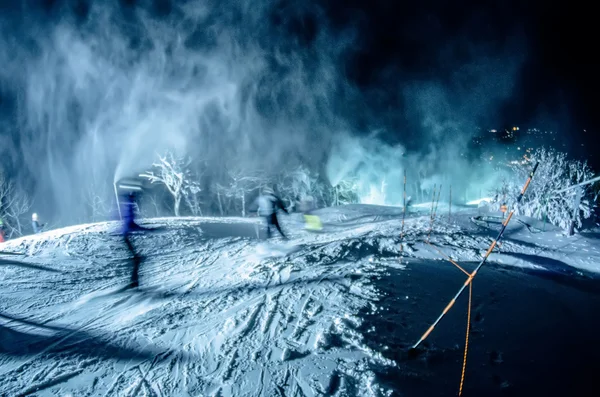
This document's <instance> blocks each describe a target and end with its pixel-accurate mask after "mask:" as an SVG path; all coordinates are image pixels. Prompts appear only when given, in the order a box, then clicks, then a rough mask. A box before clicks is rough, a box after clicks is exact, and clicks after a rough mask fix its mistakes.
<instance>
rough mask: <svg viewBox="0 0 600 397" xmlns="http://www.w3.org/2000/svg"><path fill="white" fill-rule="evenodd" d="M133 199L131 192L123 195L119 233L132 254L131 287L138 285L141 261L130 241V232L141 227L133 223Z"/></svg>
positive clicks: (134, 198) (134, 205) (134, 204)
mask: <svg viewBox="0 0 600 397" xmlns="http://www.w3.org/2000/svg"><path fill="white" fill-rule="evenodd" d="M135 201H136V197H135V195H134V194H133V193H129V194H128V195H126V196H125V197H124V200H123V202H122V203H121V217H122V222H123V224H122V226H121V234H122V235H123V239H124V240H125V244H126V245H127V249H128V250H129V252H130V253H131V254H132V255H133V262H132V264H133V269H132V272H131V282H130V284H129V285H130V287H132V288H135V287H138V286H139V270H140V263H141V262H142V258H141V256H139V255H138V254H137V252H136V251H135V249H134V247H133V244H132V243H131V232H133V231H136V230H142V229H143V228H142V227H140V226H139V225H138V224H137V223H135V215H136V211H135V207H136V203H135Z"/></svg>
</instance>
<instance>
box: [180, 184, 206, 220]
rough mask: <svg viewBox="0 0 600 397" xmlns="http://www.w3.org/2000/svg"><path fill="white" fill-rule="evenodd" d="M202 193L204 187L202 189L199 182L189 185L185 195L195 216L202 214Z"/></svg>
mask: <svg viewBox="0 0 600 397" xmlns="http://www.w3.org/2000/svg"><path fill="white" fill-rule="evenodd" d="M200 193H202V189H200V186H199V185H198V184H194V185H191V186H189V188H188V189H186V190H185V193H184V195H183V197H184V199H185V202H186V204H187V206H188V207H189V209H190V212H191V213H192V215H194V216H202V201H201V200H200Z"/></svg>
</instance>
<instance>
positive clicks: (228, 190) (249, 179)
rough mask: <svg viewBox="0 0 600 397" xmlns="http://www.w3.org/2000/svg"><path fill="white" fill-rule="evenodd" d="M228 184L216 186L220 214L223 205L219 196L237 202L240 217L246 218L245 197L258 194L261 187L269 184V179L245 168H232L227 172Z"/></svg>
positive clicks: (262, 174)
mask: <svg viewBox="0 0 600 397" xmlns="http://www.w3.org/2000/svg"><path fill="white" fill-rule="evenodd" d="M228 176H229V182H228V183H227V184H225V185H218V186H217V194H218V196H217V199H218V201H219V206H220V210H221V212H222V211H223V203H222V197H221V194H222V195H223V196H225V197H228V198H230V199H232V200H234V201H235V200H239V203H240V205H241V213H242V216H246V210H247V207H248V203H247V201H246V200H247V198H248V197H247V196H248V194H250V193H252V192H255V193H256V192H258V191H260V189H261V188H262V187H265V186H269V185H270V184H271V181H270V179H269V178H268V177H267V176H265V174H264V173H262V172H258V171H255V172H252V171H248V170H247V169H245V168H242V167H241V166H240V167H233V168H231V169H230V170H229V172H228Z"/></svg>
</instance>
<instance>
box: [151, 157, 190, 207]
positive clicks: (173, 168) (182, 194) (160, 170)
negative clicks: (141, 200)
mask: <svg viewBox="0 0 600 397" xmlns="http://www.w3.org/2000/svg"><path fill="white" fill-rule="evenodd" d="M191 162H192V161H191V158H190V157H187V156H183V157H176V156H175V155H174V154H173V153H172V152H167V153H166V154H165V155H164V156H158V161H156V162H155V163H154V164H152V168H153V169H152V171H150V172H147V173H144V174H141V176H143V177H145V178H147V179H148V180H149V181H150V182H151V183H160V184H163V185H164V186H165V187H166V188H167V190H168V191H169V193H170V194H171V196H172V197H173V212H174V213H175V216H179V215H180V208H181V200H182V199H185V198H186V195H188V194H191V192H197V191H199V190H198V189H200V185H199V183H198V181H197V180H196V178H195V176H194V175H193V172H192V170H191V168H190V165H191ZM194 194H195V193H194Z"/></svg>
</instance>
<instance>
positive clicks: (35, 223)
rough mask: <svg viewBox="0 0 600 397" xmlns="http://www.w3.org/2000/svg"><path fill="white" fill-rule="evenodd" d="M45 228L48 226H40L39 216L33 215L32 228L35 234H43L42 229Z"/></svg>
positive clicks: (43, 224)
mask: <svg viewBox="0 0 600 397" xmlns="http://www.w3.org/2000/svg"><path fill="white" fill-rule="evenodd" d="M44 226H46V224H45V223H42V224H41V225H40V222H39V219H38V214H36V213H35V212H34V213H33V214H32V215H31V227H32V228H33V233H35V234H37V233H41V232H42V229H43V228H44Z"/></svg>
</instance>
